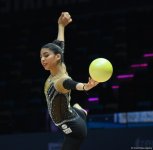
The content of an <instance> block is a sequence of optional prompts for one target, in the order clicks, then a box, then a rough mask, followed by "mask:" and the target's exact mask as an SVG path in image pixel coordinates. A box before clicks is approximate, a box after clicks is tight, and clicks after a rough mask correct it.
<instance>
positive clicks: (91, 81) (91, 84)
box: [84, 77, 99, 91]
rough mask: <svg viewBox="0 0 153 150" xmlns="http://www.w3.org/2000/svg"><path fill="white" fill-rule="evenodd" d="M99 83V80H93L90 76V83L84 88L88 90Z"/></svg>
mask: <svg viewBox="0 0 153 150" xmlns="http://www.w3.org/2000/svg"><path fill="white" fill-rule="evenodd" d="M98 84H99V82H97V81H95V80H93V79H92V78H90V77H89V81H88V83H86V84H85V86H84V89H85V90H86V91H88V90H90V89H92V88H93V87H95V86H96V85H98Z"/></svg>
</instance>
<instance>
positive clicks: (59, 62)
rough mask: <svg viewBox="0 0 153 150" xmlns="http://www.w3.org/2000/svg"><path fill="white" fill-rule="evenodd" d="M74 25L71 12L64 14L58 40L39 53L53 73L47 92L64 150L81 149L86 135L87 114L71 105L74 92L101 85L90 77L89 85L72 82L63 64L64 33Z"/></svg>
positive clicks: (50, 111) (51, 115)
mask: <svg viewBox="0 0 153 150" xmlns="http://www.w3.org/2000/svg"><path fill="white" fill-rule="evenodd" d="M70 22H72V19H71V16H70V14H69V13H68V12H62V13H61V16H60V17H59V19H58V35H57V39H56V40H55V41H53V42H52V43H48V44H45V45H44V46H43V47H42V48H41V51H40V57H41V63H42V66H43V67H44V69H45V70H48V71H50V76H49V77H48V79H47V80H46V83H45V87H44V92H45V96H46V101H47V106H48V111H49V114H50V117H51V119H52V121H53V122H54V124H55V125H56V126H58V127H59V128H60V129H61V130H62V132H63V133H64V137H65V138H64V143H63V146H62V150H79V149H80V147H81V144H82V142H83V140H84V138H85V137H86V135H87V127H86V115H87V112H86V111H85V110H84V109H83V108H82V107H81V106H80V105H79V104H75V105H74V106H73V107H72V106H71V105H70V100H71V97H70V92H71V90H78V91H88V90H90V89H92V88H93V87H95V86H96V85H97V84H98V82H96V81H94V80H92V79H91V78H89V81H88V83H81V82H76V81H74V80H72V79H71V77H70V76H69V75H68V73H67V71H66V66H65V64H64V57H63V55H64V30H65V27H66V26H67V25H68V24H69V23H70Z"/></svg>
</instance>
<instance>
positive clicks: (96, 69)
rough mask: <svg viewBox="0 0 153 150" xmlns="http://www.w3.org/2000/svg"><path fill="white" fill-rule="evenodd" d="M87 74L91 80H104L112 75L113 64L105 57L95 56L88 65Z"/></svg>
mask: <svg viewBox="0 0 153 150" xmlns="http://www.w3.org/2000/svg"><path fill="white" fill-rule="evenodd" d="M89 74H90V76H91V78H92V79H93V80H95V81H97V82H105V81H107V80H109V79H110V77H111V76H112V74H113V66H112V64H111V63H110V61H108V60H107V59H105V58H97V59H95V60H93V61H92V62H91V64H90V66H89Z"/></svg>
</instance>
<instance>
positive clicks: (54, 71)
mask: <svg viewBox="0 0 153 150" xmlns="http://www.w3.org/2000/svg"><path fill="white" fill-rule="evenodd" d="M50 73H51V75H52V76H56V75H59V74H61V73H62V66H61V65H60V64H59V65H57V66H56V67H54V68H52V69H51V70H50Z"/></svg>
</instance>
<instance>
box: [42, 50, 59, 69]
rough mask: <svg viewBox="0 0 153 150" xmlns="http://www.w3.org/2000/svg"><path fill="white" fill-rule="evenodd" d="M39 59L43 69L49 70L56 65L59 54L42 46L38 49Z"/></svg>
mask: <svg viewBox="0 0 153 150" xmlns="http://www.w3.org/2000/svg"><path fill="white" fill-rule="evenodd" d="M40 59H41V64H42V66H43V67H44V69H45V70H50V69H52V68H54V67H56V65H57V63H58V62H59V60H60V59H61V55H60V54H54V52H53V51H51V50H50V49H48V48H42V49H41V51H40Z"/></svg>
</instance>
